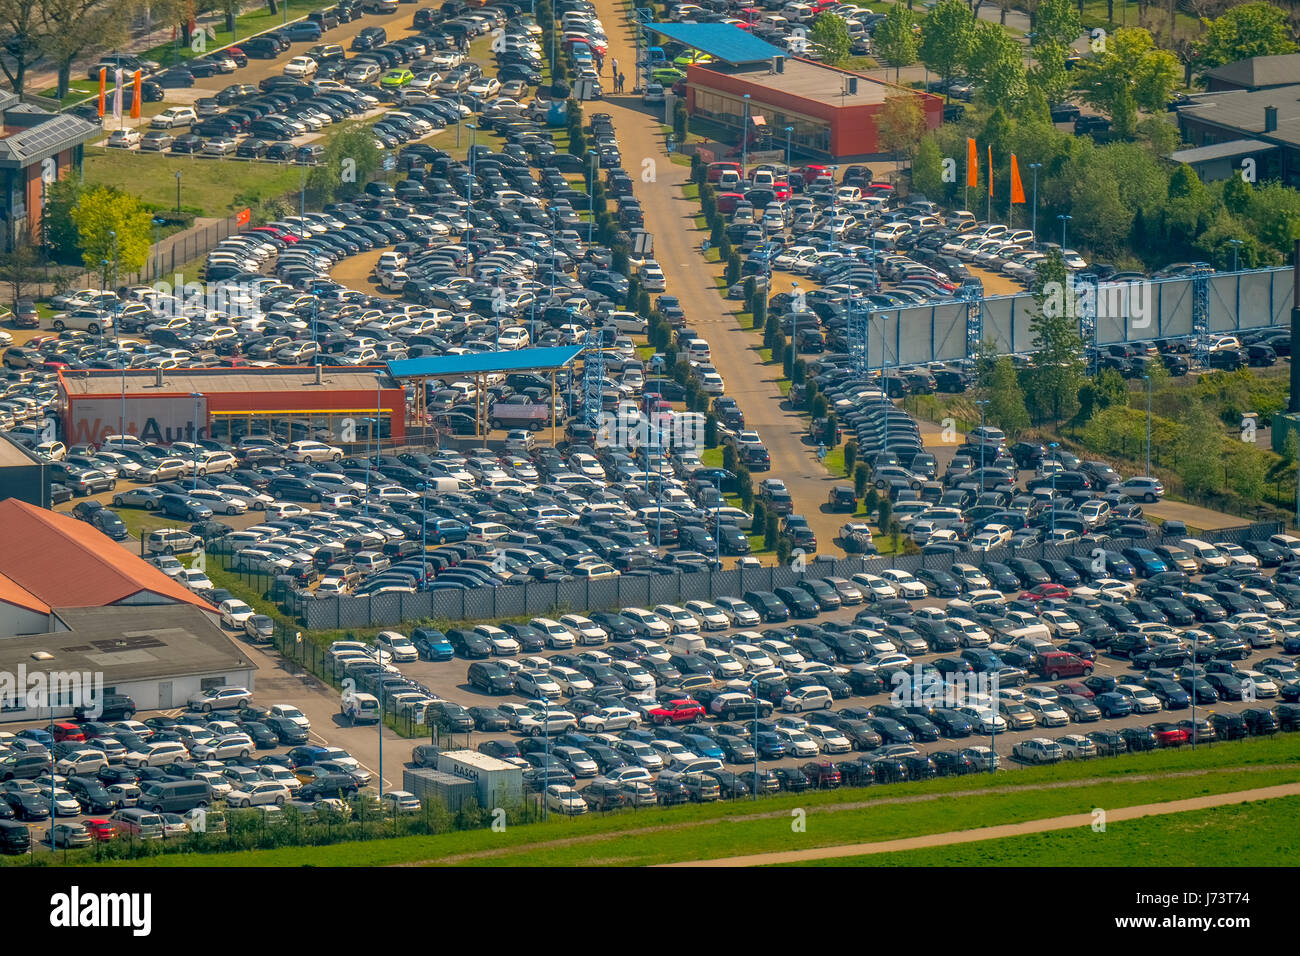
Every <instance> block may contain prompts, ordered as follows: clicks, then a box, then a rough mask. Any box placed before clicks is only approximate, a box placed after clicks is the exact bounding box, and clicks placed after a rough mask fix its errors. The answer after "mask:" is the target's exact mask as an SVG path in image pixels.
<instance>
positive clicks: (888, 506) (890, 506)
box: [878, 498, 898, 550]
mask: <svg viewBox="0 0 1300 956" xmlns="http://www.w3.org/2000/svg"><path fill="white" fill-rule="evenodd" d="M878 524H879V525H880V530H881V531H890V530H892V529H893V528H894V527H895V526H897V525H898V522H897V521H895V520H894V503H893V502H892V501H890V500H889V499H888V498H881V499H880V511H879V521H878ZM895 550H897V547H895Z"/></svg>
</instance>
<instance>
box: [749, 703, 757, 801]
mask: <svg viewBox="0 0 1300 956" xmlns="http://www.w3.org/2000/svg"><path fill="white" fill-rule="evenodd" d="M749 690H750V692H751V693H752V694H753V695H754V730H753V737H754V739H753V741H752V742H751V743H750V749H751V750H753V751H754V799H755V800H757V799H758V710H759V707H758V678H757V677H755V678H754V679H753V680H751V681H750V682H749Z"/></svg>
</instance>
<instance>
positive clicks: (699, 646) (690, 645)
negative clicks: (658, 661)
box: [664, 634, 705, 656]
mask: <svg viewBox="0 0 1300 956" xmlns="http://www.w3.org/2000/svg"><path fill="white" fill-rule="evenodd" d="M664 647H666V648H668V652H669V653H670V654H681V655H683V656H685V655H687V654H698V653H699V652H700V651H702V650H704V647H705V644H704V638H702V637H699V636H698V635H694V634H674V635H673V636H672V637H670V638H668V640H666V641H664Z"/></svg>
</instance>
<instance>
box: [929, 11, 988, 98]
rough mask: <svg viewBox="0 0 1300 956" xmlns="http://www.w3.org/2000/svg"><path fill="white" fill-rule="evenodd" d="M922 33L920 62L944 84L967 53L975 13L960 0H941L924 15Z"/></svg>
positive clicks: (954, 73)
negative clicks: (940, 78)
mask: <svg viewBox="0 0 1300 956" xmlns="http://www.w3.org/2000/svg"><path fill="white" fill-rule="evenodd" d="M921 34H922V39H921V48H920V55H921V61H922V62H923V63H924V64H925V65H926V66H927V67H929V68H930V69H931V70H932V71H934V72H935V73H938V74H939V76H940V77H942V78H943V81H944V83H945V84H946V83H947V82H948V81H949V80H951V79H952V78H953V77H954V76H956V75H957V71H958V70H959V69H961V68H962V67H964V66H965V65H966V61H967V59H968V58H969V56H970V48H971V43H972V42H974V39H975V14H973V13H971V10H970V8H969V7H968V6H966V4H965V3H962V2H961V0H940V2H939V3H938V4H937V5H936V6H935V7H934V8H933V9H931V10H930V12H929V13H928V14H927V15H926V17H925V20H924V22H923V23H922V26H921Z"/></svg>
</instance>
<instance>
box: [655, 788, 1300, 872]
mask: <svg viewBox="0 0 1300 956" xmlns="http://www.w3.org/2000/svg"><path fill="white" fill-rule="evenodd" d="M1294 796H1300V783H1286V784H1280V785H1278V786H1276V787H1260V788H1259V789H1257V790H1238V791H1236V792H1235V793H1217V794H1212V795H1210V796H1206V797H1191V798H1189V799H1187V800H1171V801H1169V802H1168V803H1144V804H1141V805H1139V806H1134V807H1114V808H1107V809H1106V816H1105V821H1106V823H1107V824H1111V823H1117V822H1119V821H1121V820H1136V819H1138V818H1140V817H1152V816H1161V815H1163V814H1166V813H1185V812H1186V811H1188V810H1208V809H1210V808H1212V807H1225V806H1232V805H1234V804H1238V803H1249V802H1251V801H1255V800H1275V799H1277V798H1279V797H1294ZM1093 823H1094V817H1093V814H1092V813H1074V814H1070V815H1068V816H1063V817H1048V818H1047V819H1045V820H1029V821H1027V822H1025V823H1007V824H1001V825H999V826H992V827H982V828H980V829H978V830H955V831H952V832H949V833H928V834H926V835H924V836H917V837H905V838H904V839H901V840H884V841H881V842H879V843H850V844H847V845H845V846H825V847H817V848H815V849H811V850H789V851H785V852H782V853H755V854H753V855H751V856H731V857H724V858H723V859H718V860H692V861H689V862H684V863H664V864H660V865H661V866H771V865H773V864H778V863H803V862H807V861H810V860H833V859H839V858H842V857H850V856H867V855H871V854H876V853H895V852H898V851H899V850H919V849H923V848H925V847H934V846H951V845H953V844H957V843H977V842H979V841H982V840H997V839H1001V838H1003V837H1013V836H1023V835H1024V834H1027V833H1049V832H1051V831H1053V830H1071V829H1075V828H1077V827H1090V826H1092V825H1093Z"/></svg>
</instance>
